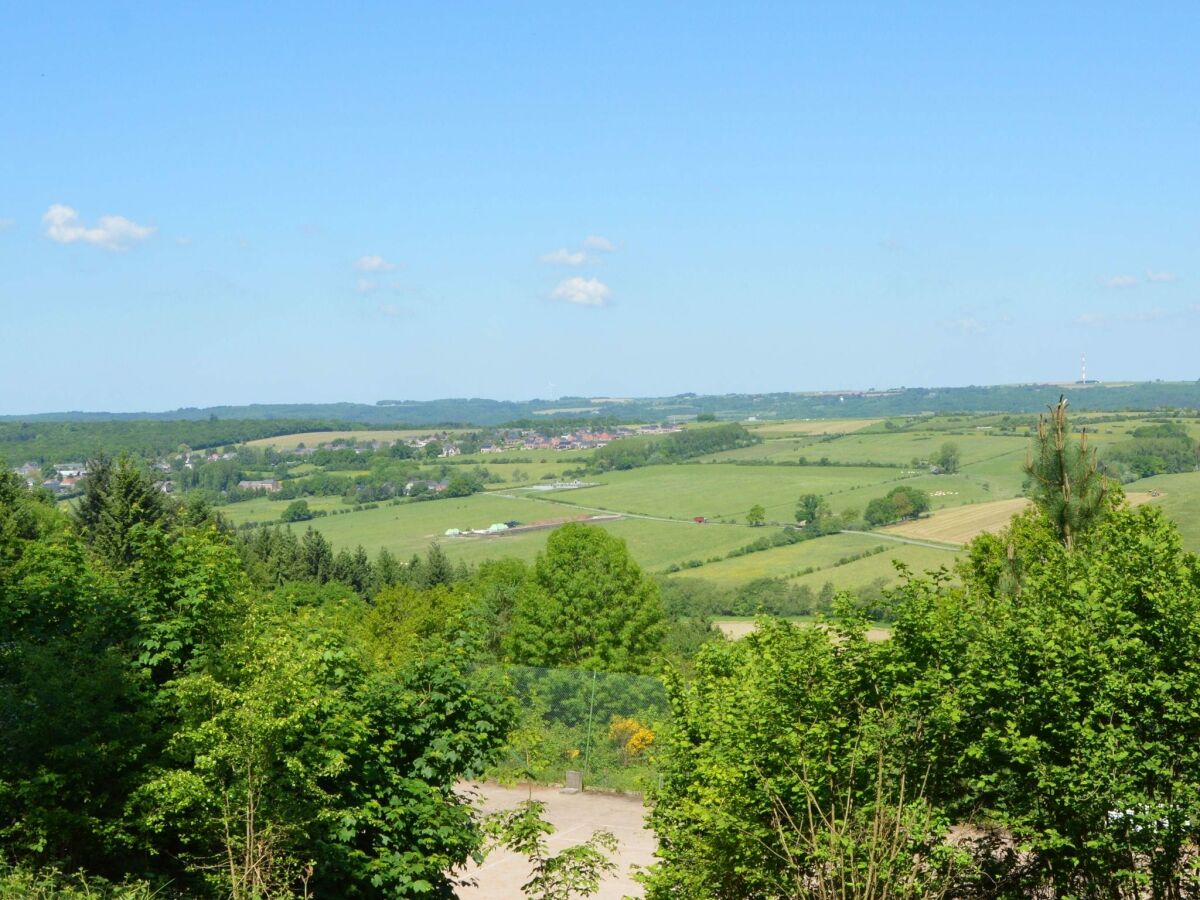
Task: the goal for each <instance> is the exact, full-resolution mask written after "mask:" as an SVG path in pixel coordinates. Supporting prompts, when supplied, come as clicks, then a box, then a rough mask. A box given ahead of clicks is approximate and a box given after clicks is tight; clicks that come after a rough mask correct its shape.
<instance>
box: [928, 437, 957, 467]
mask: <svg viewBox="0 0 1200 900" xmlns="http://www.w3.org/2000/svg"><path fill="white" fill-rule="evenodd" d="M929 461H930V462H931V463H933V464H934V465H935V466H937V467H938V468H939V469H941V470H942V474H944V475H953V474H954V473H955V472H957V471H958V467H959V465H960V464H961V462H962V453H961V452H959V449H958V444H955V443H952V442H950V441H947V442H946V443H944V444H942V447H941V449H940V450H938V452H937V453H935V454H934V455H933V458H932V459H930V460H929Z"/></svg>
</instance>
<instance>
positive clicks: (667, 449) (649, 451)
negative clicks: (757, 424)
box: [590, 422, 762, 472]
mask: <svg viewBox="0 0 1200 900" xmlns="http://www.w3.org/2000/svg"><path fill="white" fill-rule="evenodd" d="M761 440H762V439H761V438H760V437H758V436H757V435H754V434H751V433H750V432H749V431H747V430H746V429H745V428H744V427H742V426H741V425H740V424H738V423H736V422H730V423H728V424H724V425H708V426H705V427H703V428H688V429H686V430H684V431H676V432H674V433H672V434H668V435H665V436H664V437H661V438H656V439H650V438H644V439H642V438H637V439H628V438H627V439H625V440H620V441H613V442H612V443H611V444H608V445H606V446H604V447H599V448H597V449H596V450H595V451H593V453H592V458H591V462H590V468H591V469H592V470H593V471H596V472H607V471H612V470H620V469H634V468H638V467H640V466H651V465H657V464H662V463H673V462H682V461H684V460H688V459H694V458H695V457H698V456H707V455H708V454H710V453H720V452H722V451H725V450H736V449H737V448H739V447H749V446H752V445H753V444H757V443H759V442H760V441H761Z"/></svg>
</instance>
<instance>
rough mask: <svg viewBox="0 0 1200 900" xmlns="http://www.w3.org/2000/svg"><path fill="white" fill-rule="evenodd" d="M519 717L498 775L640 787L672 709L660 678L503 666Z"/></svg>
mask: <svg viewBox="0 0 1200 900" xmlns="http://www.w3.org/2000/svg"><path fill="white" fill-rule="evenodd" d="M504 672H505V674H506V676H507V677H508V679H509V681H510V683H511V684H512V688H513V691H514V693H515V694H516V696H517V699H518V701H519V703H520V707H521V711H522V712H521V720H520V723H519V725H518V726H517V728H516V730H515V731H514V732H513V734H512V736H511V738H510V740H509V745H508V747H507V748H506V749H505V752H504V756H503V758H502V760H501V762H500V763H499V764H498V765H497V766H496V767H495V768H494V770H493V771H492V773H491V774H492V775H493V776H494V777H496V778H498V779H500V780H501V781H537V782H541V783H545V784H562V783H565V781H566V773H567V772H568V771H576V772H580V773H581V774H582V776H583V785H584V787H585V788H586V787H595V788H604V789H608V790H621V791H642V790H645V789H646V788H647V787H649V786H650V785H651V784H652V782H653V780H654V777H655V776H654V768H653V766H654V749H655V748H654V741H655V738H656V737H657V735H658V734H659V733H660V731H661V729H662V727H663V726H664V725H665V724H666V722H667V719H668V716H669V707H668V704H667V695H666V690H665V689H664V687H663V683H662V681H660V680H659V679H657V678H654V677H651V676H647V675H625V674H620V673H615V672H595V671H587V670H583V669H539V668H533V667H528V666H507V667H505V669H504Z"/></svg>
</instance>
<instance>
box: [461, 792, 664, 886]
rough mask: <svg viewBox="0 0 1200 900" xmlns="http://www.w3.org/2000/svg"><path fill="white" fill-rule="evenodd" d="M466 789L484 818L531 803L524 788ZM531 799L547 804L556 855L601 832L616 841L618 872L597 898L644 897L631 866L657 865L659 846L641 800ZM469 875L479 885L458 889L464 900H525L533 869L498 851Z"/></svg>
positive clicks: (543, 795)
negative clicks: (478, 799) (479, 801)
mask: <svg viewBox="0 0 1200 900" xmlns="http://www.w3.org/2000/svg"><path fill="white" fill-rule="evenodd" d="M462 789H466V790H472V791H474V792H476V793H477V794H479V795H480V796H481V798H482V801H483V802H482V808H483V810H484V811H485V812H494V811H496V810H501V809H512V808H513V807H515V806H516V805H517V804H518V803H520V802H521V801H523V800H528V799H529V798H530V792H529V789H528V788H526V787H517V788H506V787H501V786H500V785H498V784H494V783H486V784H471V785H463V786H462ZM533 799H534V800H540V801H542V802H543V803H545V804H546V813H545V815H546V818H547V819H549V821H550V822H551V823H553V824H554V826H555V827H556V828H557V831H555V833H554V834H552V835H551V836H550V838H549V839H548V841H547V843H548V845H549V848H550V851H551V852H552V853H557V852H558V851H560V850H562V849H563V848H564V847H568V846H571V845H573V844H580V843H583V842H584V841H586V840H587V839H588V838H589V837H590V836H591V834H592V832H593V831H595V830H596V829H597V828H607V829H608V830H609V831H611V832H612V833H613V834H614V835H615V836H616V838H617V841H618V846H617V856H616V860H615V861H616V863H617V866H618V872H617V873H615V874H613V875H610V876H608V877H607V878H605V879H604V882H603V883H602V884H601V886H600V891H599V892H598V893H596V894H593V895H592V896H593V897H595V898H597V900H621V898H622V897H641V896H642V888H641V886H640V885H638V884H637V883H636V882H635V881H634V880H633V879H632V878H631V877H630V866H648V865H650V864H651V863H653V862H654V848H655V847H656V846H657V845H656V842H655V839H654V832H652V831H650V830H649V829H647V828H646V827H645V823H644V821H643V819H644V816H645V809H644V807H643V806H642V799H641V798H640V797H634V796H625V795H620V794H605V793H594V792H591V791H584V792H583V793H581V794H563V793H560V792H559V789H558V788H553V787H535V788H534V789H533ZM465 874H466V877H468V878H472V879H474V880H475V882H476V884H475V885H474V886H472V887H463V888H459V889H458V896H459V897H460V898H462V900H522V898H523V897H524V895H523V894H522V893H521V885H522V884H523V883H524V882H525V881H526V880H528V878H529V864H528V862H527V861H526V860H525V859H524V858H522V857H520V856H517V855H516V854H514V853H510V852H508V851H507V850H496V851H493V852H492V853H490V854H489V855H488V857H487V858H486V859H485V860H484V861H483V864H482V865H479V866H476V865H471V866H469V867H468V868H467V870H466V873H465Z"/></svg>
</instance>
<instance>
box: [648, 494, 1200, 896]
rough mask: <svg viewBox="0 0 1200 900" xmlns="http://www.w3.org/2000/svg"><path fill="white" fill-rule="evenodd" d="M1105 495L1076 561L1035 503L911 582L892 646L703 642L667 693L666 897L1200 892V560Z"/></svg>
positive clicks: (774, 637)
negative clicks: (688, 672) (835, 888)
mask: <svg viewBox="0 0 1200 900" xmlns="http://www.w3.org/2000/svg"><path fill="white" fill-rule="evenodd" d="M1108 490H1109V492H1108V495H1107V497H1106V498H1105V500H1104V503H1103V504H1102V506H1101V508H1100V510H1099V511H1098V512H1097V514H1096V515H1093V516H1091V517H1090V519H1089V522H1088V525H1089V527H1088V528H1086V529H1082V530H1081V529H1075V530H1074V531H1073V535H1072V537H1073V540H1072V543H1071V546H1070V547H1068V546H1067V544H1066V543H1064V541H1063V532H1062V530H1061V527H1060V526H1061V519H1056V518H1052V517H1050V516H1048V515H1047V514H1046V512H1044V511H1043V510H1042V509H1040V508H1036V509H1033V510H1031V511H1029V512H1027V513H1025V514H1023V515H1022V516H1019V517H1017V518H1016V519H1015V520H1014V521H1013V523H1012V525H1011V526H1010V527H1009V529H1008V530H1007V531H1005V532H1003V533H1001V534H998V535H983V536H981V537H979V538H977V539H976V540H975V541H974V542H973V543H972V544H971V545H970V546H969V548H968V555H967V560H966V562H965V563H964V565H963V566H962V567H961V570H960V571H959V573H958V578H957V579H956V580H952V579H951V578H950V577H949V576H948V575H945V574H944V573H943V574H938V575H932V576H926V577H920V578H909V579H907V581H906V582H905V583H904V584H903V585H902V586H901V587H900V588H899V589H898V590H896V591H894V592H892V593H891V594H890V597H889V598H887V600H886V602H887V604H888V605H889V606H890V610H891V614H892V617H893V619H894V627H893V632H892V639H891V640H890V641H886V642H883V643H881V644H878V645H869V644H867V643H866V642H865V640H863V638H862V636H861V623H858V624H856V623H855V622H854V620H853V619H851V620H849V621H848V622H845V623H844V624H842V625H840V626H839V627H838V629H836V630H835V631H834V632H833V633H832V634H827V633H824V632H821V631H817V630H798V629H793V628H789V627H788V626H786V625H784V624H782V623H773V622H765V623H764V624H763V626H762V627H761V628H760V630H759V632H758V633H756V634H755V635H752V636H750V637H748V638H746V639H744V640H742V641H740V642H736V643H724V644H721V643H718V644H713V645H711V646H708V647H705V648H703V649H702V651H701V653H700V655H699V658H698V660H697V662H696V666H695V678H694V680H693V681H692V682H690V683H686V684H685V683H683V682H680V681H678V680H673V681H671V682H670V683H669V688H670V693H671V698H672V707H673V711H674V727H673V728H671V729H670V730H669V731H668V733H667V735H666V736H665V738H664V739H663V741H662V742H661V746H660V749H659V762H660V767H661V771H662V774H663V783H662V787H661V788H660V789H659V790H658V791H657V792H656V793H655V795H654V809H653V812H652V814H651V822H652V824H653V825H654V827H655V829H656V831H657V832H658V835H659V839H660V857H661V859H662V862H661V864H660V866H659V867H658V868H657V870H656V871H655V873H654V874H653V875H652V877H651V879H650V896H651V897H652V898H657V897H662V898H666V897H671V896H679V895H680V892H682V893H683V894H684V895H686V896H689V897H700V898H704V897H713V898H717V897H720V898H726V897H728V898H732V897H763V898H765V897H778V896H815V895H819V894H816V893H813V892H814V891H815V890H816V888H817V887H818V886H820V885H822V884H827V883H828V882H827V879H828V878H830V877H833V876H837V878H842V877H843V875H845V877H846V878H847V879H848V880H846V881H844V882H842V884H843V888H841V889H840V891H841V892H840V893H838V894H837V895H838V896H881V895H882V894H880V893H878V891H879V890H880V889H881V888H882V887H883V886H886V885H888V884H890V885H891V887H889V888H888V890H887V891H886V892H885V893H886V895H888V896H924V895H928V894H931V893H933V894H936V893H940V892H948V893H950V894H952V895H954V896H981V897H982V896H1012V897H1016V896H1075V897H1084V896H1089V897H1090V896H1096V897H1099V896H1155V897H1175V896H1191V895H1193V894H1194V893H1195V892H1196V891H1198V890H1200V878H1198V877H1197V868H1196V867H1197V856H1196V847H1197V846H1200V561H1198V560H1197V557H1195V556H1194V555H1192V554H1189V553H1186V552H1184V551H1183V550H1182V548H1181V546H1180V540H1179V535H1178V532H1177V530H1176V528H1175V527H1174V526H1173V525H1172V524H1171V523H1170V522H1168V521H1167V520H1166V519H1165V518H1164V517H1163V516H1162V514H1161V512H1160V511H1158V510H1156V509H1153V508H1149V507H1140V508H1136V509H1132V508H1130V507H1128V506H1127V505H1125V504H1123V503H1122V502H1120V498H1119V492H1116V491H1114V490H1112V489H1108ZM842 612H843V614H846V612H847V610H846V609H845V607H844V606H843V609H842ZM951 825H957V826H960V827H961V830H960V831H958V832H956V834H958V835H959V837H958V838H956V839H955V840H951V838H950V834H951V832H950V826H951ZM881 835H882V837H881ZM889 847H890V848H895V847H902V848H904V852H903V853H901V854H900V855H898V856H897V855H895V854H894V853H891V852H890V851H888V848H889ZM881 854H882V855H881ZM853 860H857V861H858V862H859V863H862V862H864V861H870V863H871V864H870V866H869V867H868V868H869V869H870V871H871V872H872V873H874V874H873V875H872V878H877V879H883V880H882V881H879V882H878V883H875V884H872V883H869V882H866V881H862V880H861V879H859V876H857V875H856V876H854V877H850V875H846V874H845V867H846V866H849V867H850V869H851V870H853V871H855V872H859V875H861V874H862V871H861V870H859V869H856V868H855V864H853ZM885 876H886V877H885ZM856 879H858V880H856ZM673 892H674V893H673Z"/></svg>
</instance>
